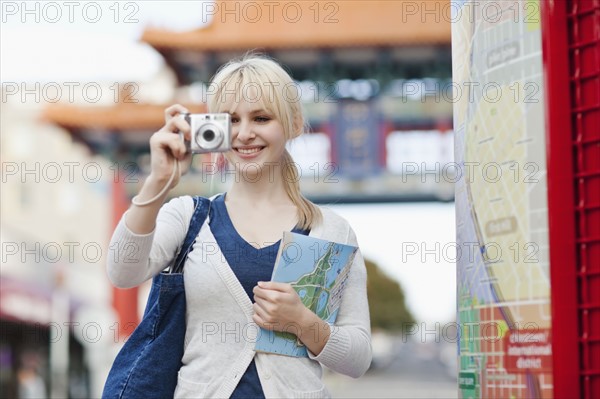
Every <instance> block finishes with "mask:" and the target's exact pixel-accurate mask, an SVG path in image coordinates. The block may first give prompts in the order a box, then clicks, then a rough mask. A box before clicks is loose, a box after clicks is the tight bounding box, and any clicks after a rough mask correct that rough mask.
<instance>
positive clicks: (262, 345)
mask: <svg viewBox="0 0 600 399" xmlns="http://www.w3.org/2000/svg"><path fill="white" fill-rule="evenodd" d="M356 250H357V247H354V246H351V245H345V244H339V243H335V242H331V241H327V240H321V239H318V238H313V237H309V236H305V235H302V234H296V233H291V232H284V234H283V239H282V241H281V245H280V250H279V254H278V257H277V261H276V263H275V269H274V270H273V276H272V280H273V281H278V282H283V283H290V284H291V285H292V286H293V287H294V289H295V290H296V292H297V293H298V296H299V297H300V300H301V301H302V303H303V304H304V305H305V306H306V307H307V308H309V309H310V310H312V311H313V312H315V314H316V315H317V316H319V317H320V318H321V319H322V320H324V321H326V322H327V323H329V324H330V325H333V323H334V322H335V320H336V317H337V313H338V309H339V307H340V302H341V299H342V293H343V291H344V287H345V285H346V280H347V278H348V272H349V271H350V265H351V264H352V261H353V260H354V255H355V254H356ZM297 328H298V327H297V326H289V328H285V330H286V331H287V332H278V331H272V330H265V329H261V330H260V333H259V336H258V338H257V342H256V348H255V350H256V351H258V352H270V353H277V354H281V355H287V356H295V357H308V351H307V349H306V347H305V346H304V345H302V343H300V342H299V341H298V339H297V337H296V335H295V334H294V332H297ZM319 332H320V330H319V326H315V334H316V333H319Z"/></svg>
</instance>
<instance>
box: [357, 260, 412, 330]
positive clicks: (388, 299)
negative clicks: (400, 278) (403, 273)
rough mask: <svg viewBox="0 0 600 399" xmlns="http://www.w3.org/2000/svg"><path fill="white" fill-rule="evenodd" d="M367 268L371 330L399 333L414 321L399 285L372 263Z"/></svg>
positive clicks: (367, 262) (368, 262)
mask: <svg viewBox="0 0 600 399" xmlns="http://www.w3.org/2000/svg"><path fill="white" fill-rule="evenodd" d="M365 264H366V266H367V295H368V297H369V311H370V313H371V328H372V329H373V330H376V329H377V330H387V331H399V330H401V329H402V326H403V325H404V326H406V324H407V323H414V322H415V319H414V317H413V315H412V314H411V313H410V311H409V310H408V308H407V307H406V303H405V301H404V291H403V290H402V287H401V286H400V284H399V283H398V282H397V281H395V280H393V279H391V278H390V277H388V276H387V275H386V274H385V273H384V272H383V271H382V270H381V269H380V268H379V267H378V266H377V265H376V264H375V263H374V262H372V261H370V260H367V259H365Z"/></svg>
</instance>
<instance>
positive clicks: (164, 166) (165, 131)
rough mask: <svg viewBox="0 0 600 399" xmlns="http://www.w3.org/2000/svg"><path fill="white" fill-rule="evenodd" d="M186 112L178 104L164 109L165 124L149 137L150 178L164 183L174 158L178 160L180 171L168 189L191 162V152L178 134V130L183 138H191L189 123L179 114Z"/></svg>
mask: <svg viewBox="0 0 600 399" xmlns="http://www.w3.org/2000/svg"><path fill="white" fill-rule="evenodd" d="M187 112H189V111H188V110H187V109H186V108H185V107H184V106H182V105H179V104H175V105H172V106H170V107H168V108H167V109H165V125H164V126H163V127H162V128H161V129H160V130H159V131H157V132H156V133H154V134H153V135H152V137H151V138H150V158H151V161H150V166H151V171H150V176H149V177H148V178H149V179H150V180H153V181H155V182H163V183H165V184H166V182H167V181H168V180H169V178H170V177H171V174H172V173H173V168H175V159H177V160H178V161H179V169H180V173H176V174H175V177H174V178H173V182H172V183H171V187H169V189H172V188H173V187H175V186H176V185H177V183H179V176H180V175H183V174H185V173H186V172H187V171H188V170H189V167H190V164H191V162H192V154H191V153H190V152H186V151H187V149H186V147H185V144H184V143H183V141H182V140H181V137H180V135H179V132H183V135H184V137H185V140H190V139H191V131H190V125H189V124H188V123H187V122H186V121H185V120H184V119H183V118H181V117H180V116H179V114H183V113H187Z"/></svg>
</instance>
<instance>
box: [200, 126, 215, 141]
mask: <svg viewBox="0 0 600 399" xmlns="http://www.w3.org/2000/svg"><path fill="white" fill-rule="evenodd" d="M202 138H203V139H204V140H205V141H213V140H214V139H215V132H214V131H212V130H211V129H207V130H205V131H204V132H203V133H202Z"/></svg>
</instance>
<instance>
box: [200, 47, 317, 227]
mask: <svg viewBox="0 0 600 399" xmlns="http://www.w3.org/2000/svg"><path fill="white" fill-rule="evenodd" d="M213 89H214V90H213ZM248 89H251V91H249V90H248ZM213 91H214V92H213ZM251 93H252V94H254V96H253V97H251V98H248V97H249V95H251ZM230 96H235V97H234V99H233V104H234V105H233V106H234V107H235V106H236V105H237V104H238V103H239V102H240V101H241V99H242V98H245V99H246V100H247V101H252V102H256V103H258V104H259V105H260V106H261V107H262V108H263V109H264V110H265V111H267V112H269V113H271V114H272V115H274V116H275V118H276V119H277V120H278V121H279V122H280V123H281V125H282V126H283V132H284V135H285V138H286V140H291V139H293V138H295V137H298V136H300V135H301V134H302V133H304V131H305V130H306V125H305V121H304V116H303V114H302V107H301V103H300V91H299V89H298V87H297V85H296V84H295V82H294V81H293V79H292V78H291V76H290V75H289V74H288V73H287V72H286V71H285V70H284V69H283V68H282V67H281V65H279V64H278V63H277V62H276V61H274V60H272V59H270V58H267V57H266V56H264V55H258V54H248V55H246V56H244V57H243V58H241V59H237V60H232V61H230V62H228V63H227V64H225V65H223V66H222V67H221V68H219V70H218V71H217V73H216V74H215V76H214V77H213V79H212V82H211V84H210V90H209V95H208V98H207V105H208V112H222V111H223V108H224V107H225V106H226V105H227V104H230V103H231V101H230V100H229V98H230ZM228 111H229V112H233V111H234V109H229V110H228ZM281 162H282V165H281V166H282V167H281V170H282V173H284V172H285V176H283V181H284V184H285V191H286V193H287V195H288V196H289V198H290V199H291V200H292V202H293V203H294V205H295V206H296V208H297V209H298V215H297V216H298V227H300V228H302V229H309V228H312V227H313V226H314V225H315V224H316V223H319V222H320V221H321V220H322V215H321V211H320V210H319V208H318V207H317V206H316V205H315V204H313V203H312V202H310V201H309V200H308V199H307V198H305V197H304V196H303V195H302V193H301V192H300V174H299V173H298V169H297V168H296V164H295V163H294V160H293V159H292V156H291V155H290V153H289V151H288V150H287V149H286V150H284V153H283V157H282V159H281Z"/></svg>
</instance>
